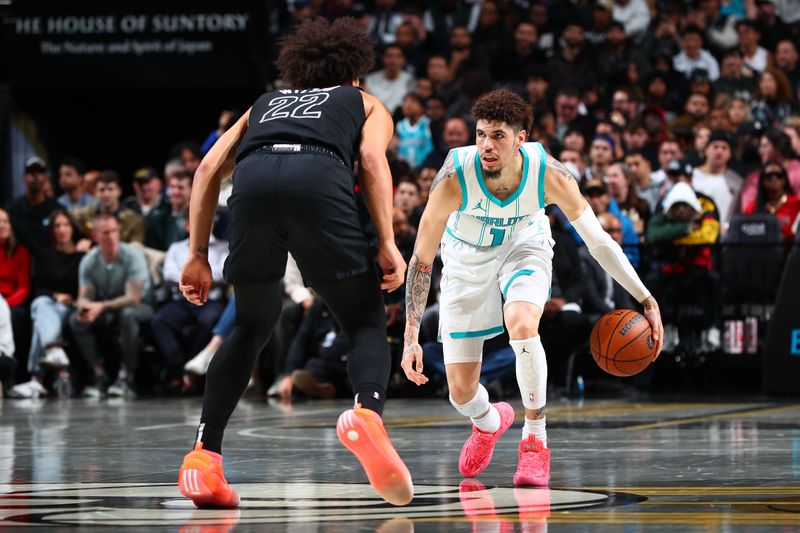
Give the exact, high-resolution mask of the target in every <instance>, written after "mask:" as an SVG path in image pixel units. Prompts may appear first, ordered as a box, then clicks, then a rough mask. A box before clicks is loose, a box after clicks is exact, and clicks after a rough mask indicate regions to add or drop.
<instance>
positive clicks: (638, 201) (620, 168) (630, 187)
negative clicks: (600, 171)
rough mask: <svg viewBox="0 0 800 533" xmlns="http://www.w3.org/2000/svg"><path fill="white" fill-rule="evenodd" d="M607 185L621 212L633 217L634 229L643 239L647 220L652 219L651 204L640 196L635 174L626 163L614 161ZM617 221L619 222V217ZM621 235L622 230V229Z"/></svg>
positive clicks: (607, 178) (607, 174) (609, 169)
mask: <svg viewBox="0 0 800 533" xmlns="http://www.w3.org/2000/svg"><path fill="white" fill-rule="evenodd" d="M606 185H607V186H608V192H609V193H610V194H611V197H612V198H614V200H616V202H617V205H618V206H619V210H620V212H621V213H622V214H623V215H625V216H627V217H628V218H629V219H631V222H633V229H634V230H635V231H636V234H637V235H639V238H640V239H642V238H643V237H644V232H645V229H646V228H647V221H648V220H649V219H650V205H649V204H648V203H647V201H645V200H643V199H642V198H639V194H638V192H637V188H636V178H635V175H634V174H633V172H631V171H630V170H629V169H628V167H627V166H626V165H625V164H624V163H614V164H613V165H611V166H610V167H608V172H607V173H606ZM615 218H616V217H615ZM617 221H618V222H619V219H617ZM620 227H621V223H620ZM621 235H622V231H621V230H620V236H621Z"/></svg>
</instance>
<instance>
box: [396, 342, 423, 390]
mask: <svg viewBox="0 0 800 533" xmlns="http://www.w3.org/2000/svg"><path fill="white" fill-rule="evenodd" d="M400 366H401V367H402V368H403V372H405V373H406V377H407V378H408V379H409V381H413V382H414V383H416V384H417V385H424V384H426V383H427V382H428V378H427V376H425V375H424V374H423V373H422V346H420V345H419V344H417V343H416V342H415V343H414V344H406V345H405V347H404V348H403V360H402V361H401V362H400Z"/></svg>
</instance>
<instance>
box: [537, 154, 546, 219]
mask: <svg viewBox="0 0 800 533" xmlns="http://www.w3.org/2000/svg"><path fill="white" fill-rule="evenodd" d="M536 145H537V146H538V147H539V207H540V208H542V209H544V208H545V205H544V173H545V171H546V170H547V154H546V153H545V152H544V146H542V143H536Z"/></svg>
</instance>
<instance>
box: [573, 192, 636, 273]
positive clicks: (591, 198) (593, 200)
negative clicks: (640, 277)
mask: <svg viewBox="0 0 800 533" xmlns="http://www.w3.org/2000/svg"><path fill="white" fill-rule="evenodd" d="M583 197H584V198H585V199H586V201H587V202H588V204H589V205H590V206H591V207H592V211H594V214H595V216H600V215H602V214H603V213H612V214H613V215H614V216H616V217H617V218H619V219H620V221H621V222H622V242H623V243H624V245H623V246H622V250H623V251H624V252H625V256H626V257H627V258H628V260H629V261H630V262H631V264H632V265H633V267H634V268H637V267H638V266H639V255H640V254H639V235H637V233H636V230H635V229H634V227H633V222H632V221H631V219H630V218H628V217H627V216H625V215H623V214H622V213H621V212H620V210H619V206H618V205H617V202H616V200H614V199H613V198H611V195H610V194H609V192H608V186H607V185H606V184H605V182H604V181H601V180H599V179H596V178H595V179H591V180H589V181H587V182H586V183H585V184H584V186H583ZM569 232H570V234H571V235H572V237H573V238H574V239H575V242H577V243H578V244H579V245H580V246H583V239H581V237H580V236H579V235H578V232H576V231H575V228H574V227H572V226H571V225H570V226H569Z"/></svg>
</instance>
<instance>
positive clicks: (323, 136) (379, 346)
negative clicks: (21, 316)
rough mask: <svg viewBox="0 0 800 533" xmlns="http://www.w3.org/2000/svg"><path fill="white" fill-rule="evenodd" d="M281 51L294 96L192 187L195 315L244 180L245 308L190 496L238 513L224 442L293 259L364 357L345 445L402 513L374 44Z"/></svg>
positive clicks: (186, 489) (352, 27)
mask: <svg viewBox="0 0 800 533" xmlns="http://www.w3.org/2000/svg"><path fill="white" fill-rule="evenodd" d="M281 44H282V47H281V52H280V55H279V57H278V60H277V66H278V69H279V70H280V72H281V75H282V78H283V80H284V82H286V83H287V84H288V85H289V87H291V89H285V90H278V91H273V92H268V93H266V94H264V95H262V96H261V97H260V98H259V99H258V100H257V101H256V102H255V104H253V106H252V107H251V108H250V109H249V110H248V111H247V112H246V113H245V114H244V116H242V118H241V119H240V120H239V121H238V122H237V123H236V124H235V125H234V126H233V127H232V128H231V129H230V130H228V131H227V132H226V133H225V134H224V135H223V136H222V137H221V138H220V139H219V141H217V143H216V144H215V145H214V146H213V148H212V149H211V150H210V151H209V153H208V154H207V155H206V157H205V158H204V159H203V161H202V163H201V165H200V167H199V168H198V169H197V173H196V174H195V178H194V186H193V188H192V198H191V205H190V232H189V235H190V246H191V248H190V249H191V251H192V254H191V255H190V257H189V259H188V260H187V262H186V264H185V265H184V267H183V272H182V274H181V284H180V288H181V290H182V291H183V293H184V296H185V297H186V298H187V299H188V300H189V301H190V302H193V303H195V304H197V305H202V304H203V302H205V300H206V297H207V293H208V288H209V287H210V285H211V269H210V267H209V265H208V261H207V257H206V253H207V247H208V239H209V235H210V232H211V223H212V219H213V216H214V208H215V206H216V203H217V197H218V195H219V188H220V182H221V181H222V180H223V179H226V178H228V177H229V176H231V175H233V178H232V179H233V194H232V195H231V198H230V200H229V201H228V205H229V207H230V212H231V222H230V255H229V256H228V259H227V261H226V263H225V272H224V273H225V279H226V280H227V281H228V282H229V283H231V284H233V288H234V292H235V294H236V326H235V329H234V330H233V332H232V333H231V334H230V335H229V336H228V337H227V339H226V340H225V343H224V344H223V345H222V347H221V348H220V349H219V350H218V351H217V353H216V354H215V355H214V358H213V359H212V361H211V365H210V366H209V369H208V377H207V380H206V390H205V396H204V398H203V412H202V416H201V419H200V426H199V427H198V430H197V439H196V444H195V449H194V450H193V451H192V452H190V453H189V454H188V455H186V457H185V458H184V462H183V465H182V466H181V470H180V474H179V479H178V482H179V488H180V490H181V492H182V493H183V494H184V495H185V496H187V497H189V498H191V499H192V501H193V502H194V503H195V505H196V506H197V507H206V506H217V507H236V506H237V505H238V503H239V497H238V495H237V494H236V493H235V492H234V491H233V489H232V488H231V487H230V486H229V485H228V483H227V481H226V480H225V477H224V474H223V470H222V456H221V455H220V453H221V449H222V434H223V431H224V430H225V426H226V425H227V423H228V419H229V418H230V415H231V413H232V412H233V410H234V408H235V407H236V404H237V403H238V401H239V398H240V396H241V395H242V393H243V392H244V390H245V387H246V386H247V382H248V380H249V378H250V373H251V371H252V368H253V365H254V363H255V360H256V357H257V355H258V353H259V352H260V351H261V350H262V348H263V347H264V345H265V344H266V343H267V341H268V339H269V337H270V335H271V334H272V330H273V327H274V326H275V324H276V322H277V320H278V315H279V313H280V310H281V278H283V275H284V269H285V266H286V260H287V252H291V253H292V255H293V256H294V258H295V259H296V260H297V264H298V266H299V267H300V271H301V273H302V274H303V279H304V280H305V281H306V283H307V284H309V285H310V286H312V287H313V288H314V289H315V290H316V292H317V293H318V294H319V295H320V296H322V298H323V299H324V300H325V301H326V303H327V305H328V307H329V308H330V309H331V311H332V313H333V315H334V316H335V317H336V319H337V320H338V321H339V323H340V324H341V326H342V329H343V330H344V331H345V332H346V334H347V335H348V337H349V338H350V341H351V344H352V347H353V349H352V351H351V352H350V355H349V357H348V373H349V376H350V380H351V382H352V385H353V389H354V390H355V392H356V406H355V408H354V409H350V410H348V411H345V412H344V413H343V414H342V415H341V416H340V418H339V422H338V424H337V434H338V435H339V438H340V440H341V441H342V443H343V444H345V446H347V448H348V449H350V451H351V452H353V453H354V454H355V455H356V457H357V458H358V460H359V461H360V462H361V464H362V466H363V467H364V469H365V470H366V473H367V476H368V478H369V481H370V483H371V484H372V486H373V488H374V489H375V490H376V492H378V494H379V495H380V496H381V497H383V498H384V499H385V500H386V501H388V502H389V503H392V504H395V505H404V504H406V503H408V502H410V501H411V498H412V497H413V485H412V483H411V476H410V474H409V472H408V469H407V468H406V466H405V464H404V463H403V461H402V459H400V456H399V455H398V454H397V452H396V451H395V449H394V447H393V446H392V444H391V442H390V441H389V437H388V435H387V434H386V430H385V429H384V426H383V422H382V419H381V414H382V411H383V405H384V400H385V396H386V387H387V385H388V382H389V373H390V365H391V357H390V354H389V346H388V344H387V340H386V326H385V323H386V317H385V314H384V307H383V299H382V295H381V289H387V290H390V291H392V290H395V289H397V288H398V287H400V285H401V284H402V283H403V277H404V274H405V268H406V265H405V263H404V262H403V259H402V257H401V255H400V252H399V251H398V250H397V248H396V247H395V244H394V234H393V232H392V189H391V187H392V181H391V175H390V172H389V165H388V162H387V161H386V155H385V154H386V147H387V146H388V144H389V141H390V139H391V137H392V130H393V124H392V119H391V116H390V115H389V113H388V112H387V111H386V108H385V107H383V105H382V104H381V103H380V101H379V100H378V99H377V98H375V97H374V96H371V95H369V94H366V93H365V92H363V91H361V90H360V89H359V88H358V87H357V84H358V79H359V78H360V77H362V76H363V75H364V74H366V73H367V72H368V71H369V69H370V68H371V67H372V64H373V49H372V44H371V43H370V40H369V37H368V35H367V34H366V33H365V32H363V31H361V30H360V29H359V28H358V26H357V25H356V24H355V21H354V20H353V19H351V18H343V19H337V20H336V21H334V22H333V23H329V22H327V21H325V20H324V19H316V20H312V21H308V22H305V23H303V24H302V25H301V26H300V27H299V28H298V29H297V32H296V33H295V34H294V35H292V36H289V37H286V38H285V39H284V40H283V41H282V43H281ZM355 161H358V164H359V171H360V179H361V184H362V186H363V189H364V195H365V200H366V204H367V207H368V209H369V211H370V214H371V216H372V220H373V222H374V224H375V228H376V230H377V234H378V238H379V249H378V256H377V262H378V264H379V266H380V269H381V270H382V272H383V274H382V278H381V277H380V274H379V273H378V269H377V268H376V267H375V258H374V257H372V256H371V254H370V248H369V246H368V243H367V237H366V236H365V234H364V230H363V229H362V227H361V225H360V224H359V219H358V213H357V208H356V200H355V196H354V193H353V173H352V171H353V163H354V162H355Z"/></svg>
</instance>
